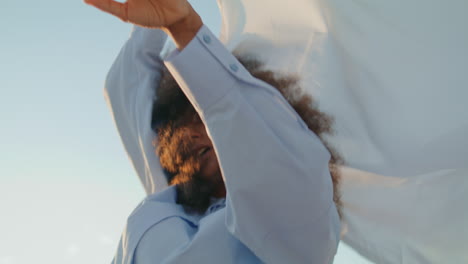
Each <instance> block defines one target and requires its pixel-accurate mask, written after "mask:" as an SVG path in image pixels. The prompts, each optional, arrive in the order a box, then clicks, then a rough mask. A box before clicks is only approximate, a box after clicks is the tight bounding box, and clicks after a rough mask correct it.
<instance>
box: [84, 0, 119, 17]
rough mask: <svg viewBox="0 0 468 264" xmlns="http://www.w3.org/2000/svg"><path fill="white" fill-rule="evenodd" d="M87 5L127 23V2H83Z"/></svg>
mask: <svg viewBox="0 0 468 264" xmlns="http://www.w3.org/2000/svg"><path fill="white" fill-rule="evenodd" d="M84 2H85V3H86V4H88V5H92V6H94V7H96V8H98V9H100V10H102V11H104V12H106V13H109V14H112V15H114V16H116V17H118V18H120V19H122V20H123V21H124V22H127V21H128V5H127V2H125V3H119V2H117V1H114V0H84Z"/></svg>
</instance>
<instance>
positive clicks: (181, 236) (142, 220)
mask: <svg viewBox="0 0 468 264" xmlns="http://www.w3.org/2000/svg"><path fill="white" fill-rule="evenodd" d="M174 197H175V190H174V189H173V188H168V189H166V190H164V191H162V192H160V193H158V194H155V195H150V196H148V197H147V198H146V199H144V200H143V201H142V202H141V203H140V204H139V205H138V206H137V208H135V210H134V211H133V212H132V214H131V215H130V216H129V217H128V220H127V225H126V228H125V230H124V232H123V234H122V250H124V251H125V252H126V253H125V254H127V255H128V256H127V258H133V257H136V256H137V255H138V256H140V259H141V258H142V256H143V255H145V256H146V254H147V253H148V250H147V249H149V248H150V247H151V248H152V250H150V251H155V252H164V251H161V250H154V249H155V248H156V247H159V246H162V245H164V243H166V242H167V244H168V245H172V244H174V243H176V242H177V243H180V241H185V239H188V238H189V237H190V236H191V234H192V233H191V232H195V231H196V229H197V228H198V226H197V225H198V219H197V218H195V217H193V216H191V215H188V214H186V213H185V212H184V210H183V208H182V207H181V206H180V205H178V204H176V203H175V199H174ZM172 237H173V238H174V239H173V241H170V240H168V239H169V238H172ZM137 249H138V250H137ZM165 249H166V248H163V250H165ZM136 252H139V253H138V254H136ZM136 263H146V262H136ZM152 263H154V262H152Z"/></svg>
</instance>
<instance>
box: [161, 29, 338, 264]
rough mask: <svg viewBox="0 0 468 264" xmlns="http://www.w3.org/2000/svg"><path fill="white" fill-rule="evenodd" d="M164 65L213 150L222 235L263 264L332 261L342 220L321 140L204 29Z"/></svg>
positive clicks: (276, 94) (280, 99)
mask: <svg viewBox="0 0 468 264" xmlns="http://www.w3.org/2000/svg"><path fill="white" fill-rule="evenodd" d="M165 63H166V66H167V67H168V69H169V70H170V72H171V74H172V75H173V76H174V78H175V79H176V80H177V82H178V83H179V85H180V86H181V88H182V90H183V91H184V93H185V94H186V95H187V97H188V98H189V100H190V101H191V103H192V104H193V105H194V107H195V108H196V110H197V111H198V113H199V114H200V116H201V117H202V120H203V122H204V123H205V126H206V127H207V131H208V134H209V136H210V138H211V140H212V141H213V144H214V146H215V151H216V155H217V157H218V161H219V163H220V167H221V170H222V174H223V177H224V181H225V184H226V188H227V193H228V194H227V198H226V199H227V202H226V226H227V228H228V230H229V231H230V232H231V233H232V234H233V235H234V236H235V237H237V238H238V239H239V240H240V241H242V243H244V244H245V245H246V246H247V247H249V248H250V249H251V250H252V251H253V252H254V253H255V254H256V255H257V256H258V257H259V258H260V259H261V260H262V261H264V262H266V263H330V262H331V261H332V260H333V256H334V255H335V253H336V248H337V244H338V241H339V231H340V223H339V217H338V214H337V211H336V208H335V205H334V203H333V187H332V182H331V176H330V172H329V170H328V161H329V159H330V154H329V153H328V151H327V149H326V148H325V147H324V145H323V144H322V142H321V141H320V139H319V138H318V137H317V136H316V135H315V134H314V133H312V132H311V131H310V130H308V129H307V127H306V125H305V124H304V123H303V121H302V119H301V118H300V117H299V116H298V115H297V113H296V112H295V111H294V110H293V109H292V108H291V106H290V105H289V104H288V103H287V101H286V100H285V99H284V98H283V97H282V96H281V94H280V93H279V92H278V91H277V90H276V89H275V88H273V87H271V86H269V85H268V84H266V83H264V82H262V81H260V80H257V79H255V78H253V77H252V76H251V75H250V74H249V73H248V72H247V70H246V69H244V68H243V67H242V66H241V65H240V63H239V62H238V61H237V59H236V58H235V57H234V56H232V54H231V53H230V52H229V51H227V50H226V48H225V47H224V46H223V45H222V43H220V42H219V41H218V40H217V38H216V37H215V36H213V34H212V33H211V32H210V31H209V30H208V28H207V27H202V28H201V29H200V31H199V32H198V34H197V35H196V37H195V38H194V39H193V40H192V41H191V42H190V43H189V45H187V46H186V47H185V48H184V49H183V50H182V51H181V52H178V51H175V52H174V53H173V54H171V55H170V56H169V57H168V58H167V59H166V61H165ZM200 65H202V67H201V66H200Z"/></svg>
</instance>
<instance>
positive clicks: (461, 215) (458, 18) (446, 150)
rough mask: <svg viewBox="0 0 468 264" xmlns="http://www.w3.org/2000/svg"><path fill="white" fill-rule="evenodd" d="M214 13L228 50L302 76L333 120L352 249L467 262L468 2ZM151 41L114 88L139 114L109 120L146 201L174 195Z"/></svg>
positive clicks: (267, 6) (281, 6)
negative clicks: (157, 115) (166, 191)
mask: <svg viewBox="0 0 468 264" xmlns="http://www.w3.org/2000/svg"><path fill="white" fill-rule="evenodd" d="M218 4H219V7H220V10H221V14H222V16H223V31H222V34H221V39H222V40H223V41H224V43H226V45H227V46H228V47H229V48H231V49H234V48H236V50H237V51H238V52H247V53H251V54H255V55H256V56H257V57H259V58H260V59H261V60H263V61H265V62H266V65H267V66H268V67H269V68H271V69H273V70H279V71H284V72H293V73H297V74H298V75H299V76H300V77H301V78H302V84H303V87H304V88H305V89H306V91H307V92H309V93H311V94H312V95H313V96H314V97H315V98H316V100H317V101H318V103H319V107H320V108H321V109H322V110H323V111H325V112H327V113H329V114H331V115H332V116H333V117H334V118H335V130H336V134H335V135H334V136H331V137H330V138H329V141H330V142H331V143H332V144H333V145H334V146H335V147H336V149H337V150H338V151H339V152H340V153H341V154H342V156H343V157H344V159H345V161H346V167H343V170H342V171H343V185H342V193H343V200H344V206H345V208H344V216H345V225H344V227H345V228H344V229H343V239H344V241H345V242H346V243H348V244H349V245H351V246H352V247H353V248H355V249H356V250H357V251H358V252H360V253H361V254H362V255H364V256H366V257H367V258H369V259H370V260H372V261H374V262H377V263H468V253H466V250H467V249H468V227H467V223H468V205H467V203H466V201H467V200H468V139H467V135H468V107H467V106H466V102H465V101H466V98H468V77H467V76H468V71H467V67H466V64H467V62H468V51H467V49H468V48H467V47H468V30H467V29H466V26H468V18H467V16H466V15H465V13H466V10H468V1H466V0H449V1H442V0H426V1H422V0H413V1H402V0H394V1H383V0H374V1H365V0H359V1H357V0H355V1H337V0H330V1H322V0H289V1H284V0H283V1H279V0H218ZM137 33H138V34H137ZM154 36H155V35H154V34H150V33H149V31H138V32H136V33H134V34H133V35H132V39H133V41H132V43H131V46H129V47H128V49H133V50H134V51H133V52H129V53H128V58H127V57H126V60H118V61H116V62H115V63H116V64H118V66H119V67H116V68H118V69H120V71H121V74H119V75H111V76H119V77H118V78H119V79H118V80H113V79H108V85H120V86H128V85H131V86H132V87H133V88H134V89H130V91H131V92H134V93H135V94H132V95H128V96H127V95H126V96H124V97H123V98H127V99H128V100H133V99H135V100H134V101H132V102H131V105H132V106H133V107H132V108H131V109H130V110H131V111H133V112H134V115H132V116H127V115H126V114H124V113H120V112H115V111H117V110H116V109H114V110H113V111H114V115H115V118H116V119H119V120H120V126H118V129H119V131H120V133H121V136H122V140H123V143H124V145H125V147H126V150H127V152H128V155H129V157H130V159H131V160H132V162H133V164H134V166H135V169H136V171H137V173H138V176H139V177H140V179H141V180H142V182H143V185H144V187H145V189H146V191H147V193H148V194H149V193H153V192H157V191H159V190H161V189H163V188H164V187H166V186H167V184H166V182H165V178H164V176H163V174H162V171H161V168H160V165H159V162H158V160H157V158H156V157H155V155H154V148H153V146H152V140H153V138H154V134H153V132H152V131H151V129H150V124H149V121H148V120H150V115H151V101H152V96H153V94H154V90H153V89H154V85H156V83H155V82H156V79H155V77H154V75H155V73H154V70H155V69H153V68H152V67H151V65H152V64H151V60H152V59H154V57H155V56H157V54H154V51H155V50H158V49H155V44H154V43H155V40H154V39H152V38H154ZM157 45H160V44H157ZM123 90H125V91H127V90H129V89H123ZM111 108H112V106H111ZM133 112H132V113H133ZM133 119H135V120H133ZM311 246H313V245H311Z"/></svg>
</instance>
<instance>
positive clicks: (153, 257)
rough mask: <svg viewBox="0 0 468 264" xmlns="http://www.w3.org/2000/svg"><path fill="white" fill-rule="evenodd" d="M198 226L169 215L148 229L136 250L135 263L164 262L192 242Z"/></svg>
mask: <svg viewBox="0 0 468 264" xmlns="http://www.w3.org/2000/svg"><path fill="white" fill-rule="evenodd" d="M196 230H197V228H196V227H195V226H193V225H191V224H190V222H187V221H186V220H184V219H182V218H180V217H169V218H166V219H164V220H162V221H160V222H159V223H157V224H155V225H153V226H152V227H151V228H150V229H148V230H147V231H146V232H145V233H144V235H143V237H142V238H141V240H140V242H139V243H138V245H137V248H136V250H135V264H146V263H162V262H163V261H164V259H167V257H169V256H170V255H172V254H173V253H175V252H176V251H177V250H178V249H180V248H183V247H184V246H185V245H187V244H188V243H190V241H191V239H192V237H193V235H194V234H195V233H196Z"/></svg>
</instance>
